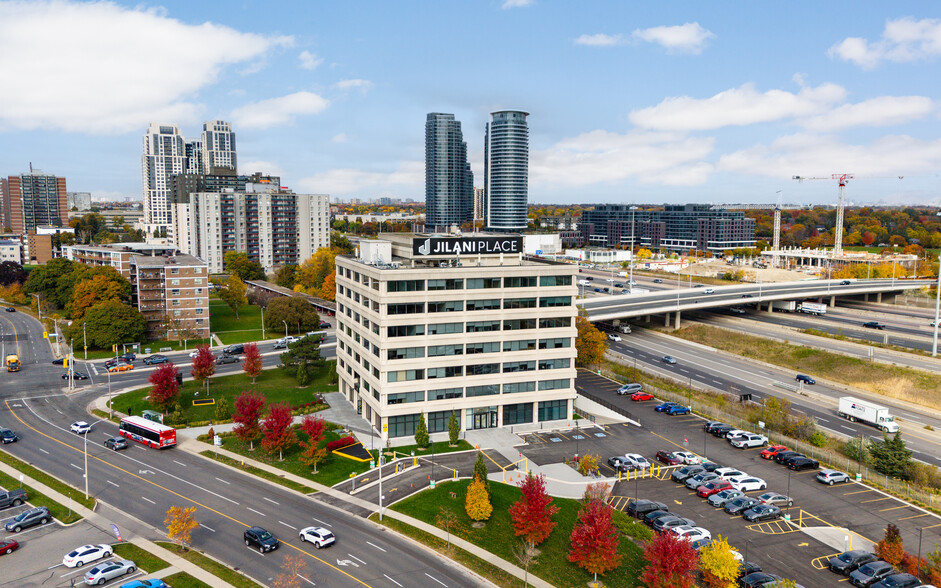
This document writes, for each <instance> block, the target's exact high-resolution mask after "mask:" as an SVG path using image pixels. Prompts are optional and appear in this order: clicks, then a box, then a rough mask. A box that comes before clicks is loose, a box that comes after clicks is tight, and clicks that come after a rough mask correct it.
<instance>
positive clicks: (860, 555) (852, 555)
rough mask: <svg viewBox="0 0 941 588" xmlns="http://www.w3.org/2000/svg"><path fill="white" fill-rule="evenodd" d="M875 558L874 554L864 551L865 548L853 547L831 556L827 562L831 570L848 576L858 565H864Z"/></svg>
mask: <svg viewBox="0 0 941 588" xmlns="http://www.w3.org/2000/svg"><path fill="white" fill-rule="evenodd" d="M877 559H878V558H877V557H876V554H874V553H871V552H869V551H866V550H865V549H854V550H852V551H844V552H843V553H841V554H840V555H837V556H834V557H831V558H830V559H829V561H828V563H829V568H830V571H831V572H836V573H838V574H842V575H844V576H848V575H849V574H850V573H852V572H853V571H855V570H856V568H858V567H859V566H862V565H866V564H867V563H869V562H871V561H876V560H877Z"/></svg>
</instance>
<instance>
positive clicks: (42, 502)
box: [0, 451, 97, 524]
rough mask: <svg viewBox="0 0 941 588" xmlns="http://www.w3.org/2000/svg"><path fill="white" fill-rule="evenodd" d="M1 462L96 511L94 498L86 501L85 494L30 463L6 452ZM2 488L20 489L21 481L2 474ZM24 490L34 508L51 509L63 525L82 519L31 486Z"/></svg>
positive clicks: (1, 454)
mask: <svg viewBox="0 0 941 588" xmlns="http://www.w3.org/2000/svg"><path fill="white" fill-rule="evenodd" d="M0 461H2V462H3V463H5V464H7V465H9V466H12V467H14V468H16V469H17V470H19V471H21V472H23V473H24V474H26V475H27V476H29V477H31V478H32V479H34V480H36V481H37V482H41V483H43V484H45V485H46V486H49V487H50V488H52V489H53V490H55V491H56V492H59V493H60V494H62V495H63V496H69V497H71V498H72V500H74V501H75V502H77V503H79V504H81V505H82V506H84V507H86V508H89V509H91V510H94V509H95V503H96V502H97V501H96V500H95V499H94V498H89V499H88V500H86V499H85V494H83V493H82V492H80V491H78V490H76V489H74V488H72V487H71V486H69V485H67V484H65V483H63V482H60V481H59V480H58V479H56V478H53V477H52V476H50V475H49V474H47V473H45V472H42V471H40V470H38V469H36V468H34V467H33V466H31V465H29V464H28V463H25V462H23V461H20V460H19V459H17V458H15V457H13V456H12V455H10V454H9V453H6V452H5V451H0ZM0 486H3V487H4V488H19V487H20V482H19V480H15V479H14V478H13V477H12V476H8V475H6V474H4V473H0ZM23 489H24V490H26V493H27V494H28V495H29V501H30V502H31V503H32V504H33V505H34V506H45V507H47V508H48V509H49V512H50V513H51V514H52V516H54V517H55V518H57V519H58V520H60V521H61V522H63V523H66V524H67V523H72V522H75V521H77V520H79V519H81V518H82V517H80V516H79V515H77V514H75V511H73V510H71V509H69V508H68V505H62V504H59V503H58V502H55V501H54V500H52V499H51V498H47V497H46V496H43V495H42V494H40V493H38V492H36V491H35V490H33V489H32V488H30V487H29V486H26V485H24V486H23Z"/></svg>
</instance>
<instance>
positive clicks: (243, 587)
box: [157, 541, 262, 588]
mask: <svg viewBox="0 0 941 588" xmlns="http://www.w3.org/2000/svg"><path fill="white" fill-rule="evenodd" d="M157 545H159V546H160V547H163V548H164V549H169V550H170V551H172V552H174V553H175V554H177V555H179V556H180V557H182V558H183V559H185V560H186V561H188V562H190V563H193V564H195V565H197V566H199V567H201V568H202V569H204V570H206V571H207V572H209V573H210V574H212V575H214V576H216V577H217V578H219V579H221V580H224V581H226V582H228V583H229V584H232V585H233V586H235V587H236V588H262V586H261V584H258V583H257V582H255V581H254V580H252V579H251V578H248V577H246V576H244V575H242V574H240V573H238V572H236V571H235V570H233V569H232V568H230V567H228V566H226V565H224V564H221V563H219V562H217V561H216V560H214V559H212V558H209V557H206V556H205V555H203V554H202V553H200V552H198V551H196V550H194V549H192V548H190V549H187V550H186V551H179V550H178V549H179V547H178V546H177V545H176V544H175V543H169V542H166V541H157ZM178 575H179V574H174V575H173V576H170V578H173V577H176V576H178ZM189 577H190V578H192V576H189ZM170 578H164V581H165V582H166V583H167V584H168V585H170V586H173V587H174V588H177V587H179V586H205V585H206V584H204V583H203V582H200V581H199V580H196V582H199V583H198V584H182V583H180V582H171V581H170ZM193 579H194V580H195V578H193Z"/></svg>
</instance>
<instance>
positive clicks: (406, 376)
mask: <svg viewBox="0 0 941 588" xmlns="http://www.w3.org/2000/svg"><path fill="white" fill-rule="evenodd" d="M357 361H358V358H357ZM424 379H425V370H399V371H397V372H389V373H387V374H386V381H387V382H411V381H413V380H424Z"/></svg>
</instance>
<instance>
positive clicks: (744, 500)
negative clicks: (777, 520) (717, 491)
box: [723, 496, 758, 514]
mask: <svg viewBox="0 0 941 588" xmlns="http://www.w3.org/2000/svg"><path fill="white" fill-rule="evenodd" d="M757 504H758V499H757V498H752V497H751V496H739V497H738V498H733V499H732V500H730V501H728V502H726V503H725V508H724V509H723V510H725V512H727V513H729V514H742V513H743V512H745V511H746V510H748V509H749V508H751V507H753V506H755V505H757Z"/></svg>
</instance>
